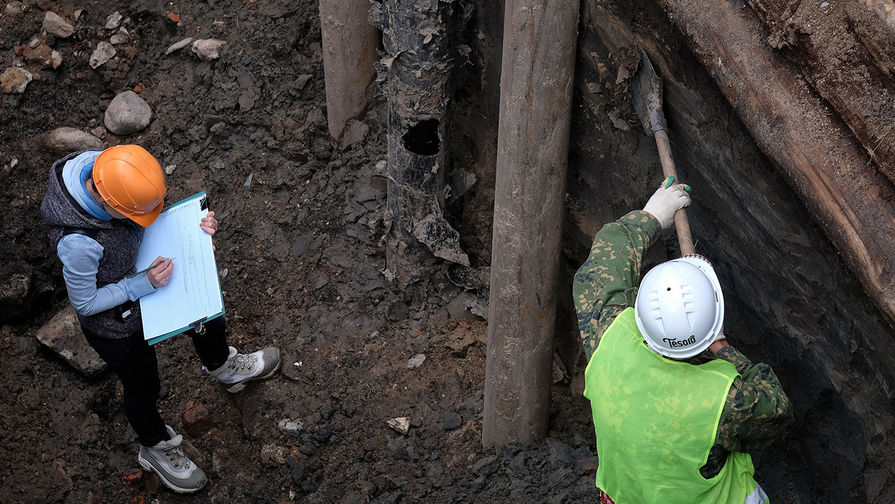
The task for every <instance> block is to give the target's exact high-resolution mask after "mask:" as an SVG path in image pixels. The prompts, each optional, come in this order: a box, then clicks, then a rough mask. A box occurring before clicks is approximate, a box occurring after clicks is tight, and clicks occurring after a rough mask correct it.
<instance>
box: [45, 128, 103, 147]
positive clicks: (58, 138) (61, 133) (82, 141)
mask: <svg viewBox="0 0 895 504" xmlns="http://www.w3.org/2000/svg"><path fill="white" fill-rule="evenodd" d="M44 145H46V146H47V147H48V148H49V149H51V150H53V151H55V152H59V153H65V152H74V151H79V150H100V149H102V147H103V142H102V140H100V139H99V138H96V137H95V136H93V135H91V134H90V133H87V132H86V131H81V130H79V129H77V128H68V127H62V128H56V129H54V130H53V131H51V132H49V133H47V134H46V135H45V136H44Z"/></svg>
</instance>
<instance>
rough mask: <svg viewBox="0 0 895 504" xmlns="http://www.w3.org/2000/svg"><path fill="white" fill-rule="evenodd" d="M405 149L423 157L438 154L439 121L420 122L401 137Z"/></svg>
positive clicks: (427, 120)
mask: <svg viewBox="0 0 895 504" xmlns="http://www.w3.org/2000/svg"><path fill="white" fill-rule="evenodd" d="M401 142H402V143H403V144H404V148H405V149H407V150H409V151H410V152H413V153H414V154H419V155H421V156H433V155H435V154H438V119H426V120H425V121H420V122H418V123H416V124H414V125H413V126H411V127H410V129H409V130H407V133H404V136H403V137H401Z"/></svg>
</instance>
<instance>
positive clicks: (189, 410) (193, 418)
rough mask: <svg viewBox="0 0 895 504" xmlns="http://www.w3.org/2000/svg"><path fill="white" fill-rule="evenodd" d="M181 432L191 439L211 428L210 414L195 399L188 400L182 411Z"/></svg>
mask: <svg viewBox="0 0 895 504" xmlns="http://www.w3.org/2000/svg"><path fill="white" fill-rule="evenodd" d="M182 416H183V430H185V431H186V433H187V434H189V435H190V436H192V437H199V436H200V435H202V433H204V432H205V431H207V430H208V429H210V428H211V414H210V413H209V412H208V409H207V408H206V407H205V405H203V404H202V403H201V402H199V401H198V400H196V399H190V400H189V401H187V403H186V408H185V409H184V410H183V415H182Z"/></svg>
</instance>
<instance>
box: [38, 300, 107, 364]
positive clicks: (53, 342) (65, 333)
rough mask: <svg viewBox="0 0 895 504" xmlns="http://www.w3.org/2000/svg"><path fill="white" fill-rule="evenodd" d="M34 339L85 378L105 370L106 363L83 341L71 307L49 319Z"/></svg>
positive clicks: (79, 325) (75, 315) (73, 309)
mask: <svg viewBox="0 0 895 504" xmlns="http://www.w3.org/2000/svg"><path fill="white" fill-rule="evenodd" d="M35 337H36V338H37V340H38V341H40V342H41V343H43V344H44V345H46V346H47V347H48V348H49V349H50V350H52V351H54V352H56V353H57V354H59V356H60V357H62V358H63V359H65V361H66V362H68V363H69V364H71V366H72V367H73V368H75V369H77V370H78V371H80V372H82V373H84V374H86V375H87V376H94V375H96V374H98V373H100V372H102V371H103V370H104V369H105V368H106V363H105V362H103V360H102V359H100V357H99V355H97V353H96V351H94V350H93V348H91V347H90V345H88V344H87V340H86V339H84V335H83V334H82V333H81V324H79V323H78V320H77V314H76V313H75V308H74V307H73V306H72V305H68V306H66V307H65V309H63V310H62V311H60V312H59V313H57V314H56V316H54V317H53V318H52V319H50V321H49V322H47V324H46V325H44V326H43V327H41V328H40V329H39V330H38V331H37V334H36V335H35Z"/></svg>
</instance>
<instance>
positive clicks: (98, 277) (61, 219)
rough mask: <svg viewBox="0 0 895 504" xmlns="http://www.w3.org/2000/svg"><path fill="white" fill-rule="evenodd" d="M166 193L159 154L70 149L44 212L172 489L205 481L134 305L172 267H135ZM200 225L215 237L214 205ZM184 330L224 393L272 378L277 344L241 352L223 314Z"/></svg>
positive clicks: (100, 348)
mask: <svg viewBox="0 0 895 504" xmlns="http://www.w3.org/2000/svg"><path fill="white" fill-rule="evenodd" d="M166 193H167V186H166V183H165V175H164V172H163V171H162V168H161V166H160V165H159V162H158V161H157V160H156V159H155V157H154V156H153V155H152V154H150V153H149V152H148V151H147V150H146V149H144V148H143V147H140V146H139V145H118V146H115V147H110V148H108V149H106V150H104V151H81V152H75V153H72V154H69V155H68V156H66V157H64V158H62V159H60V160H58V161H56V162H55V163H53V166H52V167H51V168H50V174H49V181H48V183H47V193H46V195H45V196H44V199H43V202H42V204H41V215H42V216H43V218H44V221H45V222H46V223H47V224H48V225H49V228H50V229H49V235H50V246H51V247H52V248H53V250H55V251H56V254H57V256H58V257H59V260H60V261H61V262H62V276H63V278H64V279H65V286H66V289H67V290H68V297H69V300H70V301H71V304H72V305H73V306H74V307H75V310H76V311H77V314H78V321H79V322H80V325H81V329H82V332H83V333H84V336H85V338H86V339H87V342H88V343H89V344H90V346H92V347H93V348H94V349H95V350H96V351H97V353H98V354H99V355H100V357H102V359H103V360H104V361H105V362H106V363H108V365H109V368H110V369H112V370H113V371H114V372H115V373H116V374H117V376H118V378H119V379H120V380H121V384H122V386H123V388H124V411H125V414H126V415H127V419H128V423H130V425H131V427H132V428H133V429H134V431H135V432H136V434H137V438H138V440H139V442H140V445H141V446H140V450H139V453H138V456H137V460H138V462H139V463H140V465H141V466H142V467H143V468H144V469H146V470H149V471H153V472H155V473H157V474H158V475H159V477H160V478H161V480H162V482H163V483H164V484H165V485H166V486H168V487H169V488H171V489H172V490H174V491H176V492H181V493H191V492H196V491H198V490H200V489H202V488H203V487H204V486H205V484H206V483H207V478H206V476H205V473H204V472H203V471H202V470H201V469H200V468H198V467H197V466H196V465H195V464H194V463H193V462H192V461H191V460H190V459H189V458H187V457H186V456H185V455H184V454H183V451H182V450H181V448H180V444H181V442H182V440H183V438H182V437H181V435H180V434H177V433H176V432H175V431H174V429H172V428H171V427H170V426H169V425H167V424H166V423H165V422H164V420H162V417H161V415H160V413H159V411H158V398H159V391H160V389H161V384H160V381H159V372H158V361H157V358H156V353H155V349H154V347H152V346H150V345H149V344H148V343H147V342H146V340H145V339H144V338H143V330H142V324H141V318H140V305H139V304H138V303H136V301H137V300H138V299H140V298H141V297H142V296H145V295H147V294H150V293H153V292H155V291H156V290H158V289H163V288H164V287H165V286H166V285H167V284H168V280H169V279H170V277H171V273H172V272H173V271H174V267H175V265H174V262H173V261H172V260H171V259H170V258H166V257H158V258H156V259H155V261H153V263H152V267H151V268H150V269H149V270H147V271H146V272H145V273H143V272H140V273H137V272H136V267H135V263H136V260H137V251H138V249H139V247H140V243H141V241H142V239H143V231H144V228H146V227H148V226H149V225H151V224H152V223H153V222H154V221H155V219H156V218H157V217H158V216H159V214H160V213H161V211H162V208H163V207H164V203H165V194H166ZM197 225H198V226H199V227H200V228H201V229H203V230H204V231H205V232H207V233H208V234H210V235H214V234H215V232H217V229H218V221H217V219H215V217H214V212H208V214H207V216H206V217H204V218H202V220H201V221H200V222H198V223H197ZM189 333H190V336H191V337H192V341H193V346H194V347H195V349H196V353H197V354H198V356H199V359H200V360H201V361H202V364H203V366H202V367H203V369H204V370H205V372H206V373H207V374H209V375H211V376H213V377H214V378H216V379H217V380H218V381H219V382H220V383H222V384H223V385H224V386H225V387H226V389H227V391H229V392H239V391H240V390H242V389H243V388H244V387H245V384H246V383H247V382H249V381H252V380H258V379H263V378H267V377H270V376H272V375H273V374H274V373H275V372H276V371H277V370H278V369H279V367H280V351H279V350H278V349H277V348H275V347H268V348H265V349H263V350H259V351H257V352H254V353H250V354H241V353H239V352H237V351H236V349H235V348H233V347H232V346H229V345H228V344H227V338H226V323H225V321H224V317H218V318H216V319H213V320H211V321H209V322H208V323H206V324H204V325H203V326H202V329H200V330H199V331H190V332H189Z"/></svg>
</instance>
